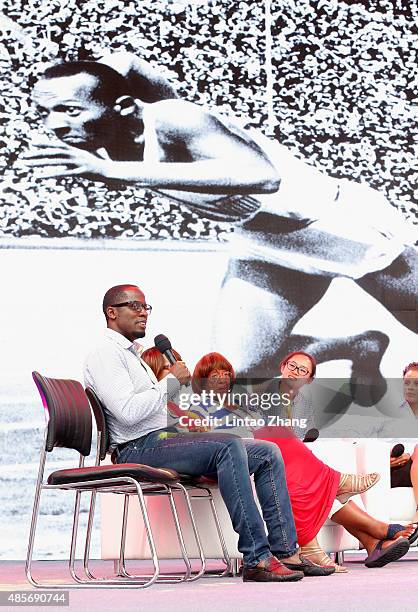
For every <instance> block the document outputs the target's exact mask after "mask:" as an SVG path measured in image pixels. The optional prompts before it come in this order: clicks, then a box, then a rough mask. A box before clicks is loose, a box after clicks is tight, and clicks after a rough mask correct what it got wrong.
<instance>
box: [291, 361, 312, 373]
mask: <svg viewBox="0 0 418 612" xmlns="http://www.w3.org/2000/svg"><path fill="white" fill-rule="evenodd" d="M286 365H287V367H288V368H289V370H290V371H291V372H296V374H297V375H298V376H299V374H300V375H301V376H308V374H309V375H310V372H309V370H308V368H305V366H299V365H298V364H297V363H295V362H294V361H288V362H287V363H286Z"/></svg>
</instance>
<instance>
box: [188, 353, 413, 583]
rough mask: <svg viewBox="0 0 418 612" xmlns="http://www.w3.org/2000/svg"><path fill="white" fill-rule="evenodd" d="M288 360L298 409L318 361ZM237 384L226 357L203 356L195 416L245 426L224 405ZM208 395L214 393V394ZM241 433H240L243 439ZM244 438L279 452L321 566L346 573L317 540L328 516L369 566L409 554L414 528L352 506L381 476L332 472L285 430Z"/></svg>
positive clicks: (305, 542) (285, 369) (286, 384)
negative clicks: (354, 540)
mask: <svg viewBox="0 0 418 612" xmlns="http://www.w3.org/2000/svg"><path fill="white" fill-rule="evenodd" d="M290 358H291V360H292V363H291V364H290V367H289V364H288V363H287V362H288V361H289V359H290ZM290 358H289V357H288V358H285V359H284V360H283V361H282V363H281V374H282V377H283V382H282V385H281V391H282V392H284V391H286V392H287V393H288V394H289V395H290V397H291V402H290V403H291V404H292V402H293V408H294V404H295V399H296V398H297V396H298V394H299V392H300V388H301V387H302V386H303V385H304V384H306V383H307V382H308V381H309V380H311V379H312V377H313V375H314V374H315V361H314V359H313V358H312V357H311V356H309V355H306V354H303V353H292V355H291V357H290ZM295 364H296V367H295ZM234 382H235V373H234V369H233V367H232V365H231V364H230V363H229V361H228V360H227V359H225V357H223V356H222V355H220V354H219V353H209V354H208V355H205V356H204V357H202V358H201V359H200V360H199V362H198V363H197V364H196V367H195V370H194V373H193V390H194V391H196V392H198V393H202V392H206V393H205V399H204V400H203V401H202V403H201V404H200V405H199V406H196V405H193V408H192V411H193V413H196V414H198V416H199V417H200V416H205V415H206V416H212V417H214V416H216V427H215V428H216V429H219V428H223V429H225V428H226V427H227V426H228V422H232V425H234V424H236V423H237V422H238V423H240V424H241V423H242V419H241V418H240V416H239V415H238V412H237V411H239V412H242V408H237V407H236V406H235V405H226V399H227V394H228V391H230V390H231V389H232V387H233V385H234ZM210 391H212V392H213V393H212V394H210ZM214 396H216V397H218V400H219V401H218V403H217V404H216V402H215V404H214V403H213V402H211V401H210V400H211V398H213V397H214ZM208 399H209V401H208ZM205 400H206V401H205ZM294 414H296V411H295V412H294ZM301 414H302V413H301ZM232 415H235V416H237V415H238V419H239V420H238V419H236V418H235V419H233V418H232V421H231V416H232ZM247 416H249V417H250V418H249V419H248V421H247V422H248V423H250V424H251V422H252V421H256V422H258V420H259V419H258V418H257V417H256V415H255V413H254V412H253V413H251V412H247ZM299 416H301V415H299ZM244 422H245V421H244ZM229 426H230V427H231V425H229ZM230 431H231V433H238V431H237V429H236V428H235V429H232V428H231V429H230ZM242 433H243V432H242V431H239V434H240V435H242ZM246 435H247V436H254V437H256V438H259V439H263V440H269V441H272V442H274V443H275V444H277V446H278V447H279V448H280V451H281V453H282V456H283V460H284V464H285V469H286V480H287V485H288V490H289V495H290V500H291V503H292V509H293V515H294V519H295V525H296V530H297V533H298V540H299V544H300V545H301V552H302V553H303V554H304V555H305V556H307V557H308V558H310V560H311V561H313V562H315V563H317V564H320V565H331V564H332V565H335V566H336V571H337V572H341V571H346V568H343V567H342V566H339V565H337V564H334V563H333V561H332V560H331V559H330V557H328V555H327V554H326V553H325V551H323V550H322V549H321V548H320V546H319V544H318V541H317V539H316V536H317V534H318V532H319V530H320V528H321V527H322V525H323V524H324V523H325V521H326V519H327V518H328V517H329V516H330V518H332V520H333V521H334V522H336V523H338V524H340V525H343V526H344V527H345V528H346V529H347V530H348V531H349V532H350V533H352V534H353V535H354V536H355V537H356V538H357V539H358V540H359V541H360V542H361V544H362V545H363V547H364V548H366V550H367V552H368V558H367V559H366V565H367V566H368V567H382V566H383V565H386V563H389V562H390V561H393V560H396V559H398V558H400V557H401V556H403V554H405V552H407V550H408V546H409V542H408V541H407V538H408V537H409V536H411V535H412V534H413V533H414V531H415V528H414V526H413V525H408V526H406V527H403V526H402V525H388V524H386V523H383V522H381V521H378V520H376V519H374V518H372V517H371V516H369V515H368V514H367V513H366V512H364V511H363V510H362V509H361V508H359V507H358V506H357V505H356V504H355V503H354V502H352V501H348V500H349V498H350V497H351V496H353V495H356V494H358V493H361V492H364V491H366V490H367V489H369V488H370V487H371V486H373V485H374V484H375V483H376V482H377V481H378V480H379V475H378V474H366V475H365V476H358V475H356V474H341V473H340V472H338V471H336V470H333V469H332V468H331V467H329V466H328V465H326V464H325V463H323V462H322V461H320V460H319V459H318V458H317V457H315V455H314V454H313V453H312V452H311V451H310V450H309V449H308V448H307V446H306V445H305V444H304V443H303V442H301V441H300V440H299V439H298V438H297V437H296V436H295V434H294V433H293V432H292V431H291V429H289V428H287V427H263V428H259V429H257V428H251V426H250V427H249V428H247V434H246ZM347 502H348V503H347ZM395 538H396V541H395ZM405 539H406V542H405Z"/></svg>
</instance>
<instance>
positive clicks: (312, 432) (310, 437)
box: [303, 427, 319, 442]
mask: <svg viewBox="0 0 418 612" xmlns="http://www.w3.org/2000/svg"><path fill="white" fill-rule="evenodd" d="M318 438H319V431H318V430H317V429H316V427H313V428H312V429H308V431H307V432H306V434H305V437H304V438H303V442H315V440H317V439H318Z"/></svg>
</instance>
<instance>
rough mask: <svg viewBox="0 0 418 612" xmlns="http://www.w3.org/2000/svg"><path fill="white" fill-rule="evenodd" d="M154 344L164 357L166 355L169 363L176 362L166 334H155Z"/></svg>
mask: <svg viewBox="0 0 418 612" xmlns="http://www.w3.org/2000/svg"><path fill="white" fill-rule="evenodd" d="M154 345H155V348H157V349H158V350H159V351H160V353H162V354H163V355H164V357H167V359H168V361H169V362H170V363H171V365H174V364H175V363H177V359H176V358H175V357H174V353H173V351H172V346H171V342H170V340H169V339H168V338H167V336H164V334H158V336H155V338H154Z"/></svg>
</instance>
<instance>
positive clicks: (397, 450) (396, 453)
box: [390, 444, 405, 457]
mask: <svg viewBox="0 0 418 612" xmlns="http://www.w3.org/2000/svg"><path fill="white" fill-rule="evenodd" d="M404 452H405V447H404V445H403V444H395V446H394V447H393V448H392V451H391V453H390V456H391V457H400V456H401V455H403V454H404Z"/></svg>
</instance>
